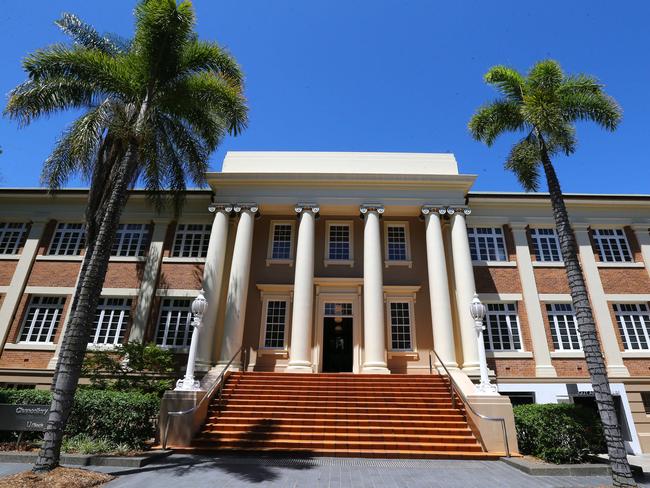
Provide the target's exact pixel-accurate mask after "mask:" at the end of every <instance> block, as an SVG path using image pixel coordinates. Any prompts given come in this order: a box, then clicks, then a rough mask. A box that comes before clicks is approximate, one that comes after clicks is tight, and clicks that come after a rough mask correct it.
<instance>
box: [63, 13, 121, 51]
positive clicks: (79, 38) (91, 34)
mask: <svg viewBox="0 0 650 488" xmlns="http://www.w3.org/2000/svg"><path fill="white" fill-rule="evenodd" d="M54 23H55V24H56V25H57V26H58V27H59V28H60V29H61V30H62V31H63V32H64V33H65V34H67V35H68V36H69V37H70V38H71V39H72V41H73V42H74V43H75V44H77V45H78V46H82V47H85V48H88V49H97V50H98V51H102V52H104V53H106V54H117V53H119V52H123V51H125V50H126V49H124V48H125V46H124V45H120V43H118V42H115V39H114V38H110V37H108V36H106V35H104V36H102V35H101V34H99V32H97V30H96V29H95V28H94V27H93V26H91V25H90V24H87V23H86V22H84V21H82V20H81V19H80V18H79V17H77V16H76V15H74V14H70V13H67V12H64V13H62V14H61V18H60V19H58V20H56V21H54Z"/></svg>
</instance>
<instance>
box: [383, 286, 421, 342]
mask: <svg viewBox="0 0 650 488" xmlns="http://www.w3.org/2000/svg"><path fill="white" fill-rule="evenodd" d="M385 302H386V305H385V306H386V336H387V337H386V350H387V351H388V352H389V353H392V354H396V353H398V354H402V353H407V354H408V355H413V354H415V355H417V353H418V348H417V340H416V338H415V331H416V327H415V294H414V293H412V294H404V295H397V294H394V295H390V296H387V297H385ZM393 303H406V304H407V305H408V314H409V341H410V343H411V347H410V348H409V349H393V340H392V332H393V323H392V317H391V309H390V307H391V304H393Z"/></svg>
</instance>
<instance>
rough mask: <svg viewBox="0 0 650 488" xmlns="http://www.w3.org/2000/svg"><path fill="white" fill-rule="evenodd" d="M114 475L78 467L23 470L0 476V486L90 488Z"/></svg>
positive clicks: (1, 487) (12, 487) (20, 487)
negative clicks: (42, 470) (39, 470)
mask: <svg viewBox="0 0 650 488" xmlns="http://www.w3.org/2000/svg"><path fill="white" fill-rule="evenodd" d="M114 478H115V477H114V476H111V475H110V474H106V473H97V472H95V471H88V470H86V469H79V468H62V467H59V468H56V469H53V470H52V471H50V472H47V473H33V472H32V471H23V472H22V473H16V474H13V475H11V476H6V477H4V478H0V488H25V487H30V488H90V487H92V486H103V485H104V484H105V483H108V482H109V481H111V480H112V479H114Z"/></svg>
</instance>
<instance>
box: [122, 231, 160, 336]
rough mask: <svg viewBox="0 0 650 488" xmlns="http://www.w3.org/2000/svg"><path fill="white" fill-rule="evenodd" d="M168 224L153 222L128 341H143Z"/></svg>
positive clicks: (156, 283)
mask: <svg viewBox="0 0 650 488" xmlns="http://www.w3.org/2000/svg"><path fill="white" fill-rule="evenodd" d="M168 226H169V222H168V221H167V220H154V223H153V230H152V232H151V243H150V244H149V251H148V252H147V261H146V263H145V265H144V272H143V276H142V281H141V282H140V290H139V291H138V303H137V304H136V306H135V313H134V314H133V325H132V326H131V331H130V332H129V341H139V342H142V341H143V340H144V336H145V331H146V330H147V324H148V323H149V316H150V314H151V303H152V302H153V298H154V296H155V295H156V287H157V285H158V275H159V274H160V265H161V263H162V258H163V246H164V244H165V236H166V235H167V228H168Z"/></svg>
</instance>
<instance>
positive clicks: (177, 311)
mask: <svg viewBox="0 0 650 488" xmlns="http://www.w3.org/2000/svg"><path fill="white" fill-rule="evenodd" d="M176 300H184V301H187V305H186V306H180V305H174V301H176ZM167 301H168V302H170V304H171V306H168V307H165V302H167ZM191 306H192V299H191V298H190V297H180V296H174V297H167V296H166V297H161V298H160V306H159V308H160V310H159V311H158V321H157V323H156V335H155V336H154V342H155V343H156V344H157V345H158V346H160V347H163V348H167V349H186V348H188V347H189V346H190V340H191V339H192V310H191ZM169 309H171V311H172V313H171V314H170V313H168V314H167V316H166V318H165V324H164V327H165V329H164V332H163V336H162V343H161V342H158V337H159V333H160V328H161V325H162V320H163V313H165V311H166V310H169ZM181 314H185V316H184V317H183V316H182V315H181ZM180 320H186V321H187V322H186V323H187V327H186V329H185V333H184V334H183V341H182V344H178V345H177V344H174V343H175V342H177V341H176V338H177V337H178V330H179V329H180V327H178V326H176V327H175V332H174V340H173V341H172V342H173V343H172V344H169V341H168V337H169V335H170V330H171V328H170V326H171V324H172V322H173V321H175V322H176V324H179V323H180Z"/></svg>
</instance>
